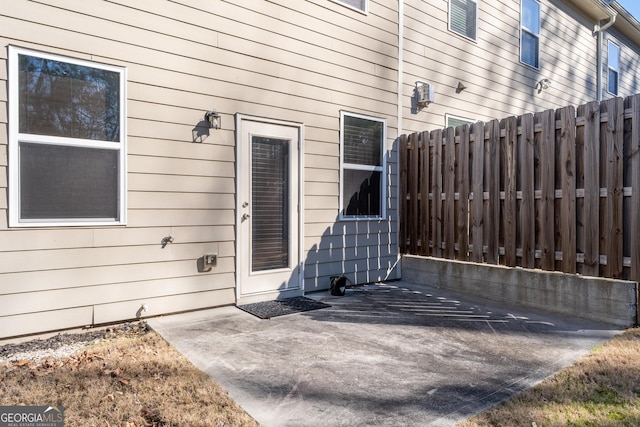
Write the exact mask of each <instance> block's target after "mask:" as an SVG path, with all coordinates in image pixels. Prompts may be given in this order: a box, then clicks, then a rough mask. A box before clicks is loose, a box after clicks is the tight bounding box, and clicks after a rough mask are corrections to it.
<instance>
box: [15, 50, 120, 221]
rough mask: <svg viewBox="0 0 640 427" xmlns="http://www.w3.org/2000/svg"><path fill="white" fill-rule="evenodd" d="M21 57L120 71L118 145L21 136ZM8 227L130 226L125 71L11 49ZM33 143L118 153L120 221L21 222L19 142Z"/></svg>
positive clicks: (30, 135)
mask: <svg viewBox="0 0 640 427" xmlns="http://www.w3.org/2000/svg"><path fill="white" fill-rule="evenodd" d="M19 55H29V56H36V57H39V58H44V59H51V60H54V61H61V62H67V63H70V64H75V65H81V66H86V67H91V68H98V69H103V70H108V71H113V72H117V73H118V75H119V76H120V136H119V142H108V141H93V140H86V139H77V138H66V137H58V136H47V135H35V134H22V133H20V132H19V129H20V128H19V108H18V95H19V94H18V89H19V88H18V81H19V69H18V68H19V66H18V64H19V61H18V56H19ZM8 62H9V74H8V82H9V102H8V108H9V148H8V150H9V159H8V168H9V185H8V191H9V227H60V226H64V227H67V226H102V225H126V223H127V218H126V214H127V181H126V180H127V164H126V162H127V154H126V153H127V141H126V135H127V131H126V117H127V115H126V99H127V97H126V82H127V76H126V69H125V68H122V67H115V66H111V65H107V64H102V63H98V62H93V61H86V60H81V59H76V58H70V57H67V56H62V55H55V54H49V53H44V52H40V51H35V50H30V49H24V48H20V47H16V46H9V56H8ZM20 142H27V143H28V142H31V143H42V144H47V145H64V146H69V147H86V148H100V149H111V150H117V151H119V153H118V158H119V167H120V170H119V177H118V180H119V198H120V199H119V200H118V203H119V211H118V218H117V219H114V218H104V219H103V218H91V219H87V220H86V221H84V220H78V219H75V220H67V219H47V220H32V219H29V220H25V219H20V215H19V214H20V193H19V188H20V167H19V166H20V161H19V143H20Z"/></svg>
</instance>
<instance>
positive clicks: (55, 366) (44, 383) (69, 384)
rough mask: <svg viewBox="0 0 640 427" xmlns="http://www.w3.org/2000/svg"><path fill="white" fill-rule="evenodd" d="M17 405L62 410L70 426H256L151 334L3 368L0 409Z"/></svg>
mask: <svg viewBox="0 0 640 427" xmlns="http://www.w3.org/2000/svg"><path fill="white" fill-rule="evenodd" d="M20 404H24V405H50V404H52V405H63V406H64V408H65V425H66V426H69V427H72V426H83V427H84V426H87V427H91V426H96V427H97V426H100V427H115V426H118V427H142V426H166V427H169V426H189V427H191V426H193V427H198V426H202V427H205V426H206V427H210V426H257V423H256V422H255V421H254V420H253V419H252V418H251V417H250V416H249V415H248V414H247V413H246V412H244V411H243V410H242V408H240V407H239V406H238V405H237V404H236V403H235V402H234V401H233V400H232V399H231V398H230V397H229V396H228V395H227V393H226V392H225V391H224V390H222V389H221V388H220V387H219V386H218V385H217V384H215V383H213V382H212V381H211V380H210V379H209V377H208V376H207V375H206V374H204V373H202V372H201V371H199V370H198V369H196V368H195V367H194V366H193V365H191V364H190V363H189V362H188V361H187V360H186V359H185V358H184V357H183V356H182V355H181V354H180V353H178V352H177V351H176V350H175V349H174V348H172V347H171V346H169V345H168V344H167V343H166V342H165V341H164V340H163V339H162V338H161V337H160V336H159V335H157V334H156V333H154V332H150V333H148V334H145V335H138V336H119V337H116V338H113V339H105V340H102V341H100V342H99V343H97V344H94V345H91V346H88V347H86V348H85V349H84V350H83V351H82V352H80V353H77V354H75V355H73V356H71V357H66V358H61V359H49V360H45V361H40V362H30V361H27V360H24V361H21V362H6V363H3V364H0V405H3V406H4V405H20Z"/></svg>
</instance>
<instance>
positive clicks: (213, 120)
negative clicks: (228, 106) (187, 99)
mask: <svg viewBox="0 0 640 427" xmlns="http://www.w3.org/2000/svg"><path fill="white" fill-rule="evenodd" d="M204 120H205V121H206V122H208V123H209V128H210V129H220V127H221V126H222V118H221V117H220V114H218V112H217V111H216V110H211V111H207V112H206V113H204Z"/></svg>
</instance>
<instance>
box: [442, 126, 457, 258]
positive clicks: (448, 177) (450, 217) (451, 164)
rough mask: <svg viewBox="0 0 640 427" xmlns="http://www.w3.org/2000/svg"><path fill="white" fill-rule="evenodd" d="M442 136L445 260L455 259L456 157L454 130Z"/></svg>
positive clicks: (450, 129) (448, 130) (446, 131)
mask: <svg viewBox="0 0 640 427" xmlns="http://www.w3.org/2000/svg"><path fill="white" fill-rule="evenodd" d="M444 133H445V135H444V137H445V138H444V141H445V142H444V144H445V145H444V147H445V150H444V170H443V173H444V177H443V178H444V214H443V229H444V254H445V257H446V258H449V259H454V258H455V251H454V246H455V232H456V223H455V218H456V206H455V201H456V198H455V180H456V169H455V162H456V155H455V148H456V146H455V142H456V141H455V138H456V134H455V129H454V128H447V129H446V130H445V132H444Z"/></svg>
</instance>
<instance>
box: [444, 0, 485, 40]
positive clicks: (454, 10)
mask: <svg viewBox="0 0 640 427" xmlns="http://www.w3.org/2000/svg"><path fill="white" fill-rule="evenodd" d="M477 18H478V0H450V1H449V30H450V31H453V32H455V33H458V34H460V35H461V36H464V37H467V38H470V39H472V40H475V39H476V34H477V27H478V19H477Z"/></svg>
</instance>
